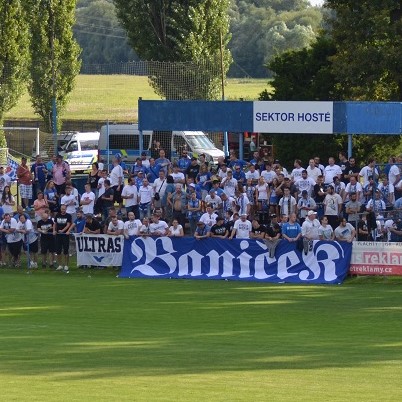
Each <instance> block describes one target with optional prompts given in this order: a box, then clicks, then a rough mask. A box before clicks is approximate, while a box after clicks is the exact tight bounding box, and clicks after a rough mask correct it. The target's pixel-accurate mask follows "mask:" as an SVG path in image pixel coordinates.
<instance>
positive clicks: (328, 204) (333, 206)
mask: <svg viewBox="0 0 402 402" xmlns="http://www.w3.org/2000/svg"><path fill="white" fill-rule="evenodd" d="M342 205H343V204H342V198H341V196H340V195H339V194H336V193H335V191H334V186H332V185H329V186H328V188H327V195H326V196H325V198H324V214H325V216H326V217H327V218H328V222H329V224H330V225H331V226H332V229H334V230H335V228H336V227H337V226H338V222H339V218H340V216H341V213H342Z"/></svg>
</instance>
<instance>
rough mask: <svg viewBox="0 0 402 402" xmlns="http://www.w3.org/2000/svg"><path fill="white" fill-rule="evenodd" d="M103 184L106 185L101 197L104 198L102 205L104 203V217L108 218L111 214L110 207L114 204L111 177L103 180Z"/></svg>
mask: <svg viewBox="0 0 402 402" xmlns="http://www.w3.org/2000/svg"><path fill="white" fill-rule="evenodd" d="M103 185H104V186H105V192H104V193H103V195H102V196H100V197H99V198H100V199H101V200H102V204H101V205H102V215H103V219H104V220H106V219H107V217H108V216H109V211H110V209H111V208H112V207H113V205H114V190H113V188H112V187H111V186H110V180H109V179H106V180H105V181H104V182H103Z"/></svg>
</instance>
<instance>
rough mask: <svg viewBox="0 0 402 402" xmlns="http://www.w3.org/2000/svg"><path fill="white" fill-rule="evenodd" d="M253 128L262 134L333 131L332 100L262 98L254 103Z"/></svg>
mask: <svg viewBox="0 0 402 402" xmlns="http://www.w3.org/2000/svg"><path fill="white" fill-rule="evenodd" d="M253 108H254V110H253V131H254V132H262V133H286V134H289V133H299V134H332V133H333V132H334V128H333V122H334V106H333V103H332V102H293V101H292V102H288V101H286V102H285V101H272V102H271V101H269V102H267V101H265V102H264V101H261V102H257V101H256V102H254V104H253Z"/></svg>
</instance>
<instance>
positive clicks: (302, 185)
mask: <svg viewBox="0 0 402 402" xmlns="http://www.w3.org/2000/svg"><path fill="white" fill-rule="evenodd" d="M295 186H296V188H297V190H298V199H299V198H300V197H301V194H302V192H303V191H304V190H306V191H307V193H308V196H309V197H311V194H313V191H314V186H315V181H314V180H313V179H312V178H311V177H308V176H307V170H302V172H301V177H300V178H299V179H298V180H296V182H295Z"/></svg>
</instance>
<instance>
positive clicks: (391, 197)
mask: <svg viewBox="0 0 402 402" xmlns="http://www.w3.org/2000/svg"><path fill="white" fill-rule="evenodd" d="M378 190H379V191H380V192H381V195H382V199H383V201H384V202H385V205H386V207H387V210H389V209H392V206H393V205H394V203H395V188H394V186H393V184H391V183H390V182H389V181H388V176H387V175H383V176H382V182H381V183H380V184H379V185H378Z"/></svg>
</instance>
